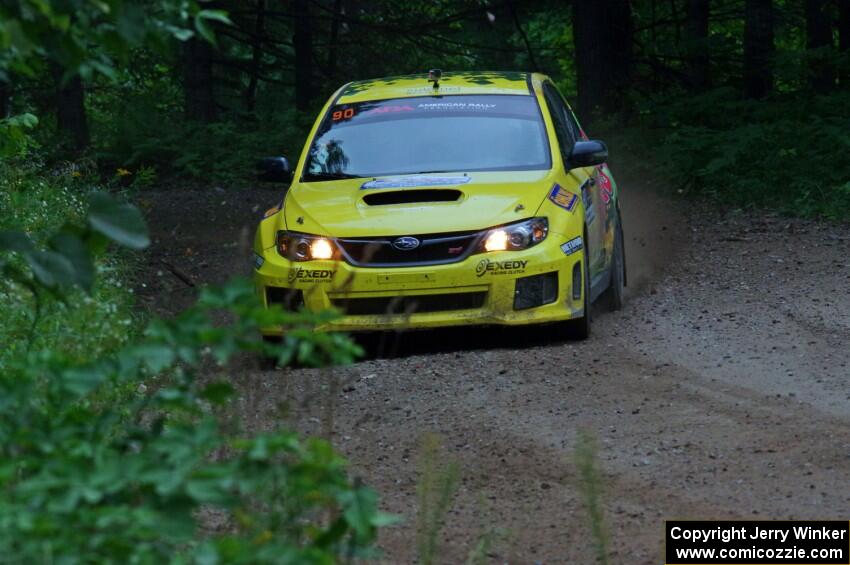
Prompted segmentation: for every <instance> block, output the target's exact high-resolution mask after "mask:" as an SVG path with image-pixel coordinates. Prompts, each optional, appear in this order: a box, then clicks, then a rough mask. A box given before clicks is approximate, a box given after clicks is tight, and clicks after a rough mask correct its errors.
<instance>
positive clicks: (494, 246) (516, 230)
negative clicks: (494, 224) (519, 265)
mask: <svg viewBox="0 0 850 565" xmlns="http://www.w3.org/2000/svg"><path fill="white" fill-rule="evenodd" d="M548 233H549V221H548V220H547V219H546V218H532V219H530V220H525V221H523V222H517V223H516V224H510V225H507V226H502V227H499V228H495V229H492V230H490V231H489V232H487V234H486V235H485V236H484V243H483V249H482V251H520V250H522V249H528V248H529V247H534V246H535V245H537V244H538V243H540V242H541V241H543V240H544V239H546V235H547V234H548Z"/></svg>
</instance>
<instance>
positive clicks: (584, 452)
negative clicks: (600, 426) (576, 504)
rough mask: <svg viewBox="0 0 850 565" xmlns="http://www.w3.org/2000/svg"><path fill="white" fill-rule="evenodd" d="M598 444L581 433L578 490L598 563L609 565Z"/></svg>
mask: <svg viewBox="0 0 850 565" xmlns="http://www.w3.org/2000/svg"><path fill="white" fill-rule="evenodd" d="M596 459H597V457H596V442H595V441H594V439H593V437H592V436H591V435H589V434H588V433H586V432H580V433H579V435H578V439H577V442H576V449H575V463H576V467H577V469H578V480H579V482H578V489H579V492H580V493H581V495H582V497H583V498H584V505H585V508H586V510H587V514H588V518H589V519H590V534H591V538H592V542H593V549H594V551H595V552H596V562H597V563H600V564H601V565H607V564H608V563H610V562H611V561H610V560H609V559H608V545H609V543H608V532H607V530H606V528H605V516H604V512H603V509H602V488H601V487H602V476H601V474H600V472H599V469H598V468H597V460H596Z"/></svg>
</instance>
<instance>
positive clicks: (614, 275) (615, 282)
mask: <svg viewBox="0 0 850 565" xmlns="http://www.w3.org/2000/svg"><path fill="white" fill-rule="evenodd" d="M619 216H620V215H619V214H617V232H616V234H615V236H614V253H613V255H612V257H611V282H610V283H609V284H608V289H607V290H606V291H605V300H606V304H607V305H608V309H609V310H610V311H612V312H614V311H616V310H620V309H621V308H622V307H623V294H624V289H625V286H626V253H625V250H624V246H623V228H622V227H621V226H620V218H619Z"/></svg>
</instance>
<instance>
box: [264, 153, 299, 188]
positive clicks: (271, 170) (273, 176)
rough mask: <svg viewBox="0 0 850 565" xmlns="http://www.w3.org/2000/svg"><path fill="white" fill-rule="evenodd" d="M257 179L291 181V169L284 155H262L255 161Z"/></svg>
mask: <svg viewBox="0 0 850 565" xmlns="http://www.w3.org/2000/svg"><path fill="white" fill-rule="evenodd" d="M257 180H260V181H265V182H287V183H288V182H292V169H291V168H290V167H289V161H287V159H286V157H264V158H263V159H260V160H259V161H257Z"/></svg>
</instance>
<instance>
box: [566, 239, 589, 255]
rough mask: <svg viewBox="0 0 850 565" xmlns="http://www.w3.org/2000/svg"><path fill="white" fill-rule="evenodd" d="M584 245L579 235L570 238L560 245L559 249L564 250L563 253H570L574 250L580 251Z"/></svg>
mask: <svg viewBox="0 0 850 565" xmlns="http://www.w3.org/2000/svg"><path fill="white" fill-rule="evenodd" d="M583 247H584V242H583V241H582V240H581V236H579V237H577V238H575V239H571V240H569V241H568V242H566V243H564V244H562V245H561V251H563V252H564V255H572V254H573V253H575V252H576V251H581V249H582V248H583Z"/></svg>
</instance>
